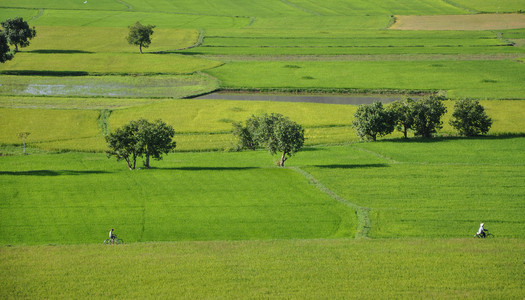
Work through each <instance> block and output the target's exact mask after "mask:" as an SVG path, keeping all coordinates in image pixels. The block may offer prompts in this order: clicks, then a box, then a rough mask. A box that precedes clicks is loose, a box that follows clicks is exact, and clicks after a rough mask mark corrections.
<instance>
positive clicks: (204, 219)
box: [0, 151, 356, 244]
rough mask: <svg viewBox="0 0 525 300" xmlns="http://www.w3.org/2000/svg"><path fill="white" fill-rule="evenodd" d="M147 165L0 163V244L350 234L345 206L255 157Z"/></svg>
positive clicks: (95, 159)
mask: <svg viewBox="0 0 525 300" xmlns="http://www.w3.org/2000/svg"><path fill="white" fill-rule="evenodd" d="M152 166H153V167H154V168H153V169H151V170H147V171H146V170H137V172H131V171H129V170H127V168H126V167H125V164H123V163H122V162H116V161H115V160H113V159H112V160H109V159H108V158H107V157H106V156H105V155H103V154H85V153H84V154H83V153H69V154H57V155H31V156H12V157H3V158H2V171H1V172H0V181H1V182H2V186H3V188H2V191H1V192H0V194H1V198H2V199H4V201H2V203H1V204H0V216H1V217H0V225H1V226H0V243H1V244H20V243H24V244H48V243H59V244H79V243H82V244H85V243H99V242H101V241H103V240H104V239H105V237H106V231H107V228H111V227H115V228H118V232H119V234H120V235H121V237H122V238H125V240H126V241H127V242H146V241H174V240H246V239H295V238H328V237H344V236H353V231H354V228H355V226H356V220H355V219H354V215H355V214H354V212H353V211H352V210H351V209H350V208H348V207H346V206H344V205H342V204H340V203H338V202H336V201H333V200H332V199H331V198H330V197H328V196H326V195H324V194H322V193H320V192H318V191H316V190H315V188H314V187H313V186H311V185H309V184H308V182H307V181H306V180H305V179H304V178H303V177H302V176H301V175H300V174H297V173H295V172H294V171H292V170H289V169H281V168H276V167H271V166H272V163H271V157H270V156H268V154H267V153H266V152H265V151H258V152H255V153H253V152H245V153H180V154H169V155H168V156H166V157H165V158H164V160H163V161H161V162H156V163H154V164H152ZM197 183H198V184H197ZM23 187H24V188H23ZM277 187H278V188H277Z"/></svg>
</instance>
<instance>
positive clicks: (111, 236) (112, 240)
mask: <svg viewBox="0 0 525 300" xmlns="http://www.w3.org/2000/svg"><path fill="white" fill-rule="evenodd" d="M113 230H115V229H113V228H111V230H110V231H109V238H110V239H111V242H112V243H114V242H115V238H116V237H117V236H116V235H114V234H113Z"/></svg>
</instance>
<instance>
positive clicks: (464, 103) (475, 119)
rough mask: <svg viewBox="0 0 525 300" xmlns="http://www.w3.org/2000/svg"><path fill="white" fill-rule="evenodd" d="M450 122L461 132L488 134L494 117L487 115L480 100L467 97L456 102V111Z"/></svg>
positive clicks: (466, 133)
mask: <svg viewBox="0 0 525 300" xmlns="http://www.w3.org/2000/svg"><path fill="white" fill-rule="evenodd" d="M449 123H450V125H452V127H454V128H455V129H456V130H457V131H458V132H459V134H461V135H465V136H475V135H479V134H486V133H487V132H488V131H489V129H490V127H491V126H492V119H491V118H489V116H487V114H486V113H485V108H484V107H483V106H481V104H479V101H477V100H468V99H465V100H458V101H456V103H454V112H453V113H452V119H451V120H450V121H449Z"/></svg>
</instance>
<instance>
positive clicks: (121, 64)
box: [0, 52, 222, 74]
mask: <svg viewBox="0 0 525 300" xmlns="http://www.w3.org/2000/svg"><path fill="white" fill-rule="evenodd" d="M221 64H222V63H220V62H217V61H211V60H206V59H202V58H196V57H189V56H183V55H176V54H139V53H138V52H137V53H127V54H123V53H73V54H71V53H45V54H44V53H28V52H21V53H17V54H16V59H13V60H11V61H8V62H6V63H4V64H2V65H1V66H0V72H11V73H17V72H21V73H28V72H29V73H31V72H33V73H42V72H58V73H68V72H71V73H78V72H82V73H83V72H85V73H88V74H108V73H109V74H189V73H193V72H197V71H201V70H206V69H210V68H214V67H217V66H220V65H221Z"/></svg>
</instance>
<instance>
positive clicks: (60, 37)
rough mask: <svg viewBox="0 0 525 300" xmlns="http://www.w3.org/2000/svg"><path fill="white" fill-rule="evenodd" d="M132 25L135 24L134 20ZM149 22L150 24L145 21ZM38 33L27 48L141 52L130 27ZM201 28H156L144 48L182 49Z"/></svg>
mask: <svg viewBox="0 0 525 300" xmlns="http://www.w3.org/2000/svg"><path fill="white" fill-rule="evenodd" d="M130 25H131V24H130ZM144 25H146V24H144ZM36 31H37V36H36V37H35V38H34V39H33V40H32V41H31V44H30V46H29V47H27V48H23V51H24V52H40V53H75V52H77V53H82V52H86V53H87V52H133V53H135V52H138V51H139V47H138V46H134V45H130V44H128V42H127V40H126V38H127V36H128V33H129V29H128V28H114V27H81V26H37V27H36ZM198 38H199V31H198V30H191V29H171V28H154V29H153V35H152V36H151V45H150V46H149V47H148V48H143V51H144V52H156V51H166V50H174V49H181V48H186V47H189V46H192V45H193V44H195V43H197V41H198Z"/></svg>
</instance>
